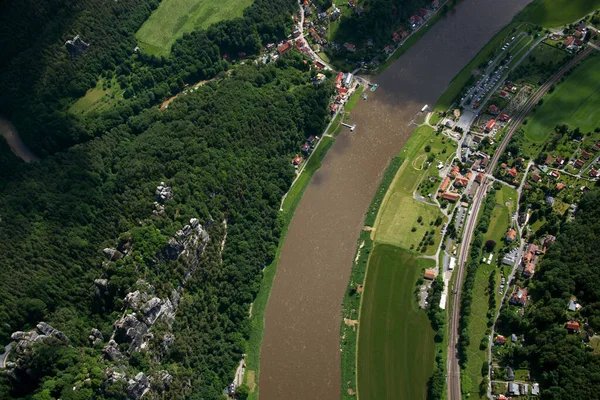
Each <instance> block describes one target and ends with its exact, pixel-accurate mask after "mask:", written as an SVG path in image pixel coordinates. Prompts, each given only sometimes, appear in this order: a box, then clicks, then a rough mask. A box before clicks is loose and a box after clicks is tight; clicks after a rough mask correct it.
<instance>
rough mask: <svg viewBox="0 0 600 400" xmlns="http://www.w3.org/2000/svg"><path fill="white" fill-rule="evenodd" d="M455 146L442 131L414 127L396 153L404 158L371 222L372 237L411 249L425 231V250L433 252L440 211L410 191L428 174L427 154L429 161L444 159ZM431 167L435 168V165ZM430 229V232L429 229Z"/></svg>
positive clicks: (428, 201) (416, 245) (437, 234)
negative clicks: (404, 143)
mask: <svg viewBox="0 0 600 400" xmlns="http://www.w3.org/2000/svg"><path fill="white" fill-rule="evenodd" d="M455 149H456V145H455V144H454V142H452V141H450V140H449V139H448V138H447V137H445V136H443V135H437V134H436V132H435V131H434V130H433V129H432V128H430V127H428V126H421V127H419V128H417V129H416V130H415V133H414V134H413V136H412V138H411V139H410V140H409V142H408V143H407V144H406V146H405V147H404V150H403V151H402V153H400V156H401V157H403V158H404V159H405V160H406V161H405V162H404V163H403V164H402V167H401V168H400V170H399V171H398V174H397V175H396V177H395V179H394V181H393V182H392V185H391V186H390V190H389V191H388V194H387V195H386V198H385V199H384V201H383V204H382V207H381V210H380V213H379V215H378V220H377V221H376V223H375V237H374V239H375V241H377V242H380V243H387V244H392V245H395V246H400V247H402V248H405V249H408V250H414V249H416V248H418V246H419V243H420V242H421V241H422V239H423V237H424V236H426V235H428V234H429V236H430V237H431V240H433V244H431V243H429V245H428V246H427V248H426V251H425V254H433V253H435V249H436V247H437V245H438V244H439V240H440V239H441V235H439V229H440V226H439V225H437V226H436V225H435V221H436V220H437V219H438V218H442V213H441V212H440V211H439V209H438V207H437V205H435V204H432V203H431V202H430V200H428V199H426V198H423V199H421V200H417V199H415V198H414V196H413V193H414V192H415V190H416V189H417V186H418V184H419V182H420V181H421V178H422V177H423V176H424V175H425V176H427V175H428V174H429V172H428V171H427V170H426V168H427V159H428V157H429V156H430V155H433V158H434V160H437V161H434V162H433V164H435V163H436V162H438V161H442V162H445V161H446V159H447V158H448V157H450V156H451V155H452V154H453V153H454V151H455ZM427 150H429V151H427ZM436 165H437V164H436ZM431 168H435V165H432V166H431V167H430V169H431ZM436 171H437V170H436ZM428 203H429V204H428ZM442 220H443V219H442ZM432 229H433V230H434V233H433V235H431V233H429V232H430V231H431V230H432ZM428 240H429V239H428Z"/></svg>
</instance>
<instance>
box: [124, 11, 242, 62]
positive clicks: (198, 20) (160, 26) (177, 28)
mask: <svg viewBox="0 0 600 400" xmlns="http://www.w3.org/2000/svg"><path fill="white" fill-rule="evenodd" d="M251 4H252V0H221V1H219V2H213V1H209V0H162V2H161V3H160V5H159V6H158V8H157V9H156V10H154V12H153V13H152V15H150V18H148V20H146V22H144V24H143V25H142V26H141V28H140V29H139V30H138V31H137V33H136V34H135V37H136V39H137V40H138V41H139V42H140V47H141V48H142V49H143V50H144V51H145V52H147V53H149V54H155V55H158V56H161V55H163V56H168V55H169V52H170V51H171V45H172V44H173V43H174V42H175V40H176V39H178V38H180V37H181V36H183V34H184V33H185V32H191V31H193V30H196V29H206V28H207V27H209V26H210V25H212V24H214V23H217V22H219V21H223V20H228V19H233V18H236V17H241V16H242V13H243V11H244V9H245V8H246V7H248V6H250V5H251Z"/></svg>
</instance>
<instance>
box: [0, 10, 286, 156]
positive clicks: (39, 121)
mask: <svg viewBox="0 0 600 400" xmlns="http://www.w3.org/2000/svg"><path fill="white" fill-rule="evenodd" d="M157 6H158V2H157V1H155V0H152V1H149V2H146V1H142V0H122V1H118V2H106V1H101V0H84V1H80V2H74V1H72V0H52V1H48V2H46V1H42V2H28V3H26V4H23V3H22V2H17V1H6V2H4V3H2V4H0V114H1V115H4V116H6V117H8V118H10V119H11V120H12V122H13V123H14V124H15V126H16V127H17V128H18V129H19V132H20V134H21V136H22V138H23V140H24V141H25V142H26V143H27V144H28V145H29V146H30V147H31V148H32V150H33V151H34V152H36V153H38V154H39V155H41V156H43V155H46V154H51V153H54V152H56V151H60V150H63V149H65V148H68V147H69V146H71V145H73V144H76V143H81V142H84V141H86V140H89V139H91V138H93V137H97V136H99V135H101V134H103V133H104V132H106V131H107V130H109V129H111V128H113V127H115V126H117V125H119V124H121V123H123V122H124V121H126V120H127V119H128V118H129V117H130V116H132V115H135V114H136V113H138V112H140V111H141V110H143V109H145V108H147V107H149V106H152V105H155V104H157V103H158V102H160V101H161V100H162V99H164V98H166V97H168V96H170V95H172V94H175V93H178V92H179V91H181V90H182V89H183V87H184V85H185V84H186V83H195V82H198V81H200V80H203V79H207V78H213V77H215V76H216V75H217V74H219V73H220V72H222V71H225V70H227V69H228V68H229V62H228V61H226V60H224V59H223V57H222V56H223V55H224V54H230V55H232V56H234V57H237V54H238V53H239V52H245V53H247V54H249V55H252V54H256V53H257V52H258V50H259V49H260V48H261V46H262V45H263V44H266V43H268V42H272V41H276V40H278V39H281V38H283V37H284V33H285V32H287V31H289V30H290V23H291V19H290V15H291V14H292V13H293V12H294V11H295V10H296V7H297V6H296V2H295V1H293V0H257V1H256V2H255V3H254V4H253V5H252V6H250V7H249V8H247V9H246V10H245V11H244V16H243V17H241V18H236V19H233V20H230V21H222V22H220V23H217V24H215V25H213V26H211V27H210V28H209V29H208V30H207V31H196V32H192V33H189V34H186V35H185V36H184V37H183V38H181V39H179V40H178V41H177V42H176V44H175V45H174V46H173V49H172V54H171V56H170V57H169V58H168V59H167V58H157V57H154V56H147V55H144V54H143V53H139V52H138V53H134V49H135V47H136V42H135V39H134V34H135V32H136V31H137V29H138V28H139V27H140V26H141V24H142V23H143V22H144V20H145V19H146V18H147V17H148V16H149V15H150V13H151V11H152V9H154V8H156V7H157ZM76 34H79V35H80V36H81V38H82V39H83V40H84V41H85V42H86V43H88V44H90V46H89V48H88V49H87V50H86V51H85V52H84V53H83V54H82V55H79V56H70V55H69V52H68V51H67V50H66V48H65V46H64V42H65V41H66V40H68V39H72V38H73V37H74V36H75V35H76ZM101 77H107V78H112V77H115V78H116V79H117V82H118V83H119V85H120V86H121V88H122V89H123V90H125V93H124V94H125V97H126V98H127V99H128V101H125V102H121V103H120V104H119V105H118V106H116V107H114V108H113V109H111V110H110V111H109V112H105V113H103V115H101V116H96V118H94V117H93V116H91V117H89V118H81V117H77V116H74V115H72V114H71V113H69V112H68V107H69V105H70V104H72V103H73V101H75V100H76V99H77V98H79V97H81V96H83V95H84V94H85V92H86V90H88V89H90V88H92V87H94V86H95V85H96V82H97V81H98V80H99V78H101Z"/></svg>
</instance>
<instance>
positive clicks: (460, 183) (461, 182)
mask: <svg viewBox="0 0 600 400" xmlns="http://www.w3.org/2000/svg"><path fill="white" fill-rule="evenodd" d="M468 184H469V180H468V179H467V178H465V177H462V176H460V177H458V178H456V180H455V181H454V186H456V187H465V186H467V185H468Z"/></svg>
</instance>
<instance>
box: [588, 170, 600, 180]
mask: <svg viewBox="0 0 600 400" xmlns="http://www.w3.org/2000/svg"><path fill="white" fill-rule="evenodd" d="M598 174H599V173H598V171H596V170H595V169H591V170H590V176H591V177H592V178H597V177H598Z"/></svg>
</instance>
